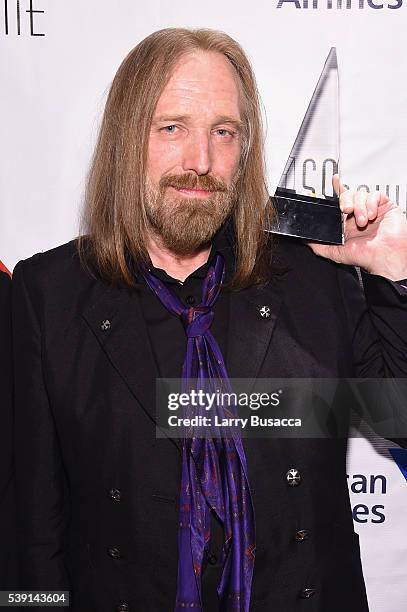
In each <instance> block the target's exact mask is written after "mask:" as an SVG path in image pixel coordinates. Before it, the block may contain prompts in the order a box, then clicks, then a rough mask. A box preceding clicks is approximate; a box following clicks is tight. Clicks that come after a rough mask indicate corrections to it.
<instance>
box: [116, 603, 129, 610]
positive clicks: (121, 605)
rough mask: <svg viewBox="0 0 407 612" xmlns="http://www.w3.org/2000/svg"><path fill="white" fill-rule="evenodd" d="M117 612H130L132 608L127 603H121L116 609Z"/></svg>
mask: <svg viewBox="0 0 407 612" xmlns="http://www.w3.org/2000/svg"><path fill="white" fill-rule="evenodd" d="M115 612H130V606H129V604H128V603H126V602H125V601H121V602H120V603H119V604H118V605H117V606H116V608H115Z"/></svg>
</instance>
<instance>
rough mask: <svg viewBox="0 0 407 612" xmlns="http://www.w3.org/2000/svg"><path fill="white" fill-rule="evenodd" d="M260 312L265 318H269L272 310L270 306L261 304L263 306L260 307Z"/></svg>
mask: <svg viewBox="0 0 407 612" xmlns="http://www.w3.org/2000/svg"><path fill="white" fill-rule="evenodd" d="M259 313H260V316H261V317H262V318H263V319H268V318H269V316H270V315H271V310H270V307H269V306H261V307H260V308H259Z"/></svg>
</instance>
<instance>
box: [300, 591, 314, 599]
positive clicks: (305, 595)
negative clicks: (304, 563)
mask: <svg viewBox="0 0 407 612" xmlns="http://www.w3.org/2000/svg"><path fill="white" fill-rule="evenodd" d="M315 593H316V590H315V589H302V591H300V597H301V599H309V598H310V597H312V596H313V595H315Z"/></svg>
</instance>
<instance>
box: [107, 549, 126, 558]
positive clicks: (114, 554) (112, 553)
mask: <svg viewBox="0 0 407 612" xmlns="http://www.w3.org/2000/svg"><path fill="white" fill-rule="evenodd" d="M107 554H108V555H109V557H111V558H112V559H121V557H122V556H121V554H120V550H119V549H118V548H115V547H112V548H108V549H107Z"/></svg>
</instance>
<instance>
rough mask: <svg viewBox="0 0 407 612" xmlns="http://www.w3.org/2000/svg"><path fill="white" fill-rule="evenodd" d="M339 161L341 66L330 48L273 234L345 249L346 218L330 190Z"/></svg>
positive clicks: (280, 195) (280, 193) (282, 189)
mask: <svg viewBox="0 0 407 612" xmlns="http://www.w3.org/2000/svg"><path fill="white" fill-rule="evenodd" d="M338 162H339V84H338V62H337V57H336V49H335V47H332V48H331V50H330V52H329V55H328V57H327V60H326V62H325V65H324V68H323V70H322V73H321V76H320V77H319V80H318V83H317V86H316V88H315V91H314V93H313V95H312V98H311V101H310V103H309V106H308V108H307V111H306V113H305V117H304V119H303V121H302V124H301V127H300V130H299V132H298V134H297V138H296V139H295V142H294V146H293V148H292V150H291V153H290V156H289V158H288V161H287V163H286V165H285V168H284V171H283V174H282V177H281V179H280V182H279V184H278V187H277V189H276V192H275V195H274V197H273V198H272V201H273V203H274V209H275V212H276V216H275V220H274V222H273V223H272V226H271V228H270V230H269V231H271V232H273V233H276V234H285V235H288V236H295V237H298V238H305V239H308V240H316V241H320V242H328V243H332V244H343V243H344V232H343V215H342V213H341V210H340V208H339V199H338V196H337V195H336V194H335V192H334V190H333V187H332V176H333V175H334V174H337V173H338Z"/></svg>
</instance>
